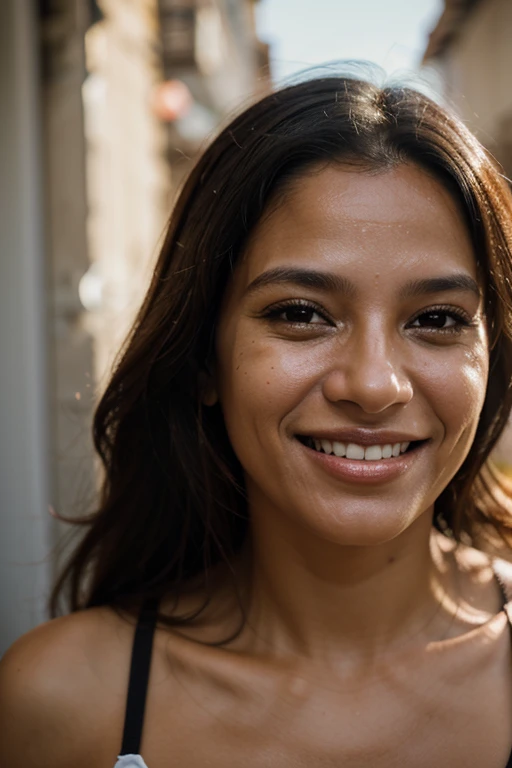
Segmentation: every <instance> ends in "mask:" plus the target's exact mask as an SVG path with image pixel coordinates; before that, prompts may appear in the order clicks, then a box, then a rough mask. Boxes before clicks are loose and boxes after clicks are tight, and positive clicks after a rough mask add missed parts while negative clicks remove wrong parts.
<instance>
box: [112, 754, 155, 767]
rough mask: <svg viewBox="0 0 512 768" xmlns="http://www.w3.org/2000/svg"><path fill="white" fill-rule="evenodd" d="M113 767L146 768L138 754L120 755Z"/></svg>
mask: <svg viewBox="0 0 512 768" xmlns="http://www.w3.org/2000/svg"><path fill="white" fill-rule="evenodd" d="M114 768H148V767H147V765H146V763H145V762H144V760H143V759H142V757H141V756H140V755H120V756H119V757H118V759H117V763H116V764H115V765H114Z"/></svg>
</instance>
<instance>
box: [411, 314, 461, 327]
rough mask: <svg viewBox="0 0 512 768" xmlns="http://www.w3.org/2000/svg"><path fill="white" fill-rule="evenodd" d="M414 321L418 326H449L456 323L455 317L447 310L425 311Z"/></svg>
mask: <svg viewBox="0 0 512 768" xmlns="http://www.w3.org/2000/svg"><path fill="white" fill-rule="evenodd" d="M447 321H448V322H447ZM414 322H415V323H418V324H419V327H420V328H450V327H453V326H454V325H456V324H457V321H456V320H455V318H453V317H452V316H451V315H449V314H448V313H447V312H425V313H424V314H423V315H420V316H419V317H417V318H416V320H415V321H414ZM417 327H418V326H417Z"/></svg>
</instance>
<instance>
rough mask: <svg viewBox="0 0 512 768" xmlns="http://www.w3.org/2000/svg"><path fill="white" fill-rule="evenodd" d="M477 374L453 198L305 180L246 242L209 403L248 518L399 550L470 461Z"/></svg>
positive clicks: (482, 360)
mask: <svg viewBox="0 0 512 768" xmlns="http://www.w3.org/2000/svg"><path fill="white" fill-rule="evenodd" d="M487 375H488V346H487V338H486V329H485V322H484V317H483V310H482V299H481V297H480V295H479V287H478V279H477V269H476V264H475V258H474V254H473V251H472V246H471V242H470V238H469V236H468V233H467V231H466V226H465V224H464V221H463V218H462V215H461V213H460V211H459V209H458V207H457V205H456V203H455V202H454V200H453V199H452V197H451V196H450V194H449V193H448V192H447V190H446V189H445V188H444V187H443V186H442V185H441V184H440V183H439V182H438V181H437V180H435V179H433V178H431V177H430V176H429V175H428V174H426V173H425V172H424V171H423V170H421V169H420V168H418V167H416V166H414V165H401V166H399V167H398V168H395V169H393V170H390V171H385V172H381V173H378V174H375V173H373V174H372V173H368V172H364V171H361V170H356V171H354V170H346V169H343V168H341V167H340V166H337V165H333V166H329V167H327V168H324V169H321V170H316V171H315V172H309V173H306V174H305V175H303V176H301V177H300V178H299V179H298V180H296V181H295V183H294V184H293V186H292V187H291V188H290V190H289V192H288V193H287V194H286V195H285V197H284V199H283V201H282V202H280V204H279V205H278V207H277V208H276V209H275V210H273V212H271V213H270V215H268V216H266V217H264V219H263V220H262V221H261V222H260V225H259V226H258V228H257V229H256V231H255V232H254V234H253V236H252V238H251V242H250V244H249V246H248V248H247V249H246V253H245V254H244V257H243V258H242V259H241V261H240V263H239V264H238V266H237V268H236V271H235V274H234V276H233V279H232V282H231V284H230V286H229V288H228V291H227V295H226V297H225V300H224V303H223V307H222V311H221V317H220V321H219V326H218V334H217V339H216V375H215V386H216V393H217V396H218V398H219V400H220V404H221V407H222V410H223V413H224V417H225V421H226V427H227V431H228V434H229V437H230V440H231V443H232V445H233V448H234V451H235V453H236V455H237V456H238V459H239V461H240V463H241V465H242V467H243V469H244V472H245V478H246V485H247V493H248V499H249V506H250V510H251V514H252V515H265V516H272V517H275V516H280V517H281V519H282V520H283V521H286V522H287V524H288V525H289V524H294V525H296V526H297V525H299V526H301V528H302V529H304V528H305V529H307V530H308V531H309V532H310V533H315V534H316V535H318V536H320V537H322V538H324V539H327V540H329V541H332V542H336V543H339V544H349V545H365V544H379V543H383V542H386V541H389V540H391V539H393V538H394V537H396V536H397V535H399V534H400V533H401V532H402V531H404V530H405V529H406V528H408V526H410V525H411V523H413V521H415V520H416V519H417V518H419V516H420V515H422V513H424V512H426V511H427V510H431V509H432V504H433V503H434V501H435V499H436V498H437V497H438V496H439V494H440V493H441V491H442V490H443V489H444V488H445V487H446V485H447V484H448V483H449V481H450V480H451V478H452V477H453V476H454V475H455V473H456V472H457V470H458V469H459V467H460V466H461V464H462V462H463V460H464V458H465V457H466V455H467V454H468V451H469V449H470V446H471V444H472V441H473V438H474V435H475V431H476V427H477V422H478V418H479V414H480V411H481V408H482V405H483V402H484V397H485V390H486V383H487ZM408 443H410V445H409V446H408V447H407V444H408ZM398 444H400V446H399V447H397V446H398ZM399 451H400V455H398V456H397V455H393V453H394V454H397V453H398V452H399ZM390 453H391V454H392V455H390Z"/></svg>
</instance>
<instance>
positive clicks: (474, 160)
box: [52, 76, 512, 612]
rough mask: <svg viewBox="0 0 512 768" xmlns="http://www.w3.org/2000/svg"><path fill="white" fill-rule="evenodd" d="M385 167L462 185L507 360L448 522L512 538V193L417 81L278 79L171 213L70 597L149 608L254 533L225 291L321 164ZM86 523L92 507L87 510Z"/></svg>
mask: <svg viewBox="0 0 512 768" xmlns="http://www.w3.org/2000/svg"><path fill="white" fill-rule="evenodd" d="M339 160H341V161H343V162H344V163H346V162H355V163H357V164H358V165H360V166H362V167H363V168H366V169H368V170H377V171H378V170H379V169H386V168H390V167H393V166H396V165H397V164H399V163H404V162H413V163H416V164H418V165H420V166H422V167H423V168H424V169H425V170H426V171H428V172H430V173H432V174H435V175H436V176H437V177H438V178H439V179H440V180H441V181H442V182H443V183H444V184H445V186H446V187H448V188H449V190H450V191H451V192H452V194H453V195H454V196H455V197H456V198H457V199H458V200H459V202H460V205H461V207H462V210H463V212H464V215H465V218H466V220H467V225H468V228H469V231H470V233H471V236H472V240H473V245H474V252H475V256H476V259H477V262H478V269H479V271H480V274H481V276H482V283H483V285H484V289H485V302H486V314H487V318H488V327H489V329H490V331H489V333H490V342H491V345H490V348H491V353H490V374H489V383H488V390H487V396H486V399H485V404H484V406H483V410H482V413H481V417H480V420H479V424H478V429H477V433H476V437H475V440H474V443H473V445H472V448H471V450H470V452H469V455H468V456H467V458H466V460H465V462H464V464H463V465H462V467H461V468H460V470H459V471H458V472H457V474H456V476H455V477H454V478H453V479H452V481H451V482H450V483H449V485H448V486H447V488H446V489H445V490H444V492H443V493H442V495H441V496H440V498H439V499H438V501H437V503H436V505H435V515H434V523H435V525H437V526H438V527H440V528H443V529H444V530H445V531H446V530H447V531H448V532H449V533H450V535H453V536H454V537H455V538H456V539H457V540H459V541H460V540H467V541H469V542H472V543H473V544H475V543H476V545H479V543H480V542H481V541H482V537H483V536H484V534H485V533H486V531H487V533H488V534H489V535H490V537H491V538H492V537H493V536H494V537H495V538H496V537H501V539H502V540H505V541H506V543H507V545H509V546H510V545H511V544H512V513H511V510H510V502H509V498H510V494H509V493H508V490H507V489H506V488H505V486H504V485H503V483H502V482H501V480H500V477H499V476H498V474H497V472H496V470H495V469H494V468H493V466H492V464H491V463H490V462H489V461H488V457H489V454H490V452H491V449H492V448H493V446H494V445H495V443H496V441H497V439H498V437H499V436H500V434H501V432H502V431H503V429H504V427H505V424H506V422H507V418H508V416H509V412H510V409H511V407H512V392H511V381H512V312H511V307H512V231H511V222H512V196H511V194H510V191H509V189H508V187H507V185H506V183H505V181H504V180H503V177H502V176H501V174H500V172H499V169H498V167H497V165H496V163H495V162H494V161H493V159H492V158H491V157H490V156H489V155H488V154H487V153H486V151H485V150H484V149H483V148H482V146H481V145H480V144H479V142H478V141H477V140H476V139H475V138H474V136H473V135H472V134H471V133H470V132H469V131H468V130H467V129H466V127H465V126H464V124H463V123H462V122H461V121H460V120H459V119H457V118H456V117H455V116H454V115H451V114H449V113H448V112H446V111H445V110H444V109H442V108H441V107H439V106H438V105H437V104H435V103H434V102H433V101H432V100H430V99H429V98H427V97H426V96H424V95H422V94H421V93H419V92H416V91H415V90H413V89H410V88H407V87H398V86H394V87H378V86H377V85H374V84H372V83H370V82H366V81H364V80H362V79H357V78H352V77H339V76H329V77H320V78H316V79H310V80H307V81H304V82H301V83H298V84H295V85H292V86H288V87H286V88H283V89H282V90H279V91H277V92H274V93H272V94H270V95H268V96H266V97H265V98H263V99H262V100H260V101H259V102H257V103H255V104H254V105H252V106H251V107H249V108H248V109H247V110H246V111H244V112H243V113H242V114H241V115H240V116H238V117H237V118H236V119H235V120H233V122H231V124H230V125H228V126H227V127H226V128H225V129H224V130H223V131H222V132H221V133H220V135H219V136H218V137H217V138H216V139H215V141H213V143H212V144H211V145H210V146H209V147H208V149H206V151H205V152H204V154H203V155H202V156H201V157H200V158H199V160H198V162H197V164H196V165H195V167H194V169H193V170H192V172H191V174H190V176H189V178H188V180H187V181H186V183H185V185H184V188H183V190H182V192H181V194H180V196H179V199H178V201H177V204H176V206H175V208H174V211H173V213H172V217H171V220H170V224H169V227H168V231H167V235H166V238H165V242H164V245H163V247H162V251H161V254H160V257H159V260H158V263H157V266H156V269H155V272H154V275H153V279H152V282H151V285H150V288H149V290H148V293H147V296H146V299H145V301H144V304H143V306H142V308H141V310H140V312H139V315H138V317H137V320H136V322H135V325H134V327H133V329H132V332H131V335H130V337H129V339H128V341H127V343H126V345H125V348H124V351H123V354H122V355H121V357H120V360H119V362H118V364H117V367H116V369H115V371H114V373H113V375H112V378H111V381H110V383H109V385H108V387H107V389H106V391H105V393H104V395H103V397H102V399H101V402H100V403H99V405H98V408H97V411H96V415H95V419H94V441H95V446H96V449H97V451H98V453H99V455H100V457H101V460H102V462H103V466H104V482H103V488H102V492H101V498H100V501H99V505H98V510H97V512H96V513H95V514H94V515H93V516H91V517H90V518H88V519H87V521H85V523H84V524H85V525H86V526H87V530H86V533H85V536H84V537H83V539H82V541H81V543H80V545H79V546H78V548H77V549H76V550H75V551H74V553H73V555H72V557H71V559H70V561H69V563H68V565H67V566H66V568H65V570H64V572H63V574H62V575H61V577H60V579H59V581H58V583H57V586H56V589H55V592H54V596H53V602H52V605H53V611H54V612H55V611H56V610H57V605H58V598H59V596H60V595H61V594H62V593H64V594H65V595H66V596H67V598H68V601H69V605H70V607H71V610H77V609H80V608H84V607H89V606H98V605H113V606H126V607H130V606H132V607H133V606H135V605H137V604H138V603H139V602H140V601H141V600H143V599H145V598H147V597H150V596H152V597H157V598H159V597H162V596H163V595H164V594H172V593H173V592H174V593H176V594H177V593H179V591H180V590H181V589H182V588H183V586H184V585H185V584H187V583H190V582H191V581H192V580H194V579H195V580H196V581H199V582H203V583H206V581H207V578H208V574H209V573H210V571H211V569H212V568H213V566H215V565H216V564H218V563H220V562H222V561H224V562H226V563H228V564H229V563H230V562H231V559H232V558H233V556H234V555H235V554H236V553H237V552H238V551H239V549H240V547H241V545H242V543H243V541H244V539H245V537H246V533H247V530H248V524H249V521H248V516H247V509H246V502H245V496H244V483H243V475H242V471H241V467H240V465H239V462H238V460H237V458H236V456H235V455H234V453H233V450H232V448H231V446H230V443H229V440H228V438H227V435H226V431H225V428H224V423H223V419H222V416H221V412H220V409H219V408H218V406H213V407H211V408H203V407H202V405H201V400H202V390H201V387H202V383H201V382H202V381H203V377H204V374H205V372H206V371H207V369H208V365H209V362H210V360H211V356H212V349H213V340H214V334H215V327H216V322H217V314H218V311H219V305H220V303H221V300H222V296H223V294H224V290H225V288H226V285H227V283H228V281H229V279H230V275H231V273H232V271H233V269H234V267H235V265H236V263H237V260H238V258H239V257H240V254H241V253H242V252H243V249H244V244H245V243H246V241H247V238H248V237H249V235H250V234H251V232H252V230H253V228H254V226H255V224H256V223H257V222H258V220H259V219H260V217H261V216H262V214H263V212H264V211H265V209H266V207H267V206H268V204H269V200H270V199H271V197H272V198H273V197H275V195H276V194H277V193H278V191H279V192H280V193H281V194H286V184H287V182H288V181H289V180H290V179H292V178H295V177H296V176H297V175H298V174H300V173H301V172H302V171H304V170H305V169H306V168H307V167H309V166H311V165H312V164H316V163H319V162H334V161H339ZM83 522H84V521H83Z"/></svg>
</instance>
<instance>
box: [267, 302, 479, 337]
mask: <svg viewBox="0 0 512 768" xmlns="http://www.w3.org/2000/svg"><path fill="white" fill-rule="evenodd" d="M296 308H301V309H310V310H311V311H312V312H315V313H316V314H318V315H319V316H320V317H322V318H323V319H324V320H326V321H327V322H329V323H330V322H331V321H330V320H329V318H328V316H327V313H326V312H325V311H324V310H323V309H322V308H321V307H319V306H318V305H317V304H314V303H313V302H310V301H306V300H304V299H293V300H289V301H283V302H281V303H280V304H276V305H274V306H273V307H269V308H268V309H267V310H266V311H265V312H264V313H263V314H262V317H263V318H265V319H267V320H270V321H271V322H275V323H278V322H281V323H285V324H286V325H288V326H293V327H308V328H314V327H315V325H319V323H304V322H300V321H297V322H294V321H293V320H282V319H281V318H280V315H282V314H283V312H285V311H286V310H287V309H296ZM436 313H437V314H442V315H446V316H447V317H450V318H451V319H452V320H455V325H453V326H449V327H448V328H432V327H430V328H429V327H425V328H421V327H418V326H415V327H416V328H417V329H418V330H421V331H426V332H427V333H436V334H437V333H440V334H443V335H444V334H460V333H462V331H463V330H464V328H469V327H474V326H475V325H476V323H475V322H473V321H471V320H470V319H469V317H468V316H467V315H466V314H465V313H463V312H461V311H460V310H457V309H454V307H450V306H441V305H439V306H434V307H429V308H428V309H427V310H423V311H422V312H420V313H418V314H417V315H416V316H415V317H413V319H412V320H411V321H410V322H413V323H414V322H416V320H418V319H419V318H420V317H423V316H424V315H430V314H436Z"/></svg>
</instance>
